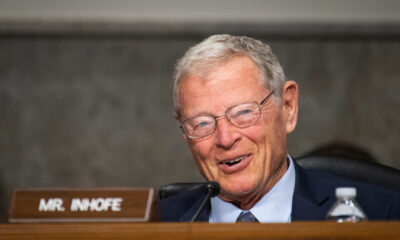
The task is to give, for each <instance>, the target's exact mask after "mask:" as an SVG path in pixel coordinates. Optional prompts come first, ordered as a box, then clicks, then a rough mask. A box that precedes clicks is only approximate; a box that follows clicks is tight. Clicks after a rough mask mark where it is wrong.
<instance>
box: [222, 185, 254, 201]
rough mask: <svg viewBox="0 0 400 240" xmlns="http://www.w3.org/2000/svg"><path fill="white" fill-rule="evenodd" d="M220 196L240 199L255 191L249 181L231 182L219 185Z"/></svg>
mask: <svg viewBox="0 0 400 240" xmlns="http://www.w3.org/2000/svg"><path fill="white" fill-rule="evenodd" d="M221 189H222V194H223V195H226V196H227V197H229V198H231V197H242V196H246V195H248V194H251V193H252V192H254V190H255V189H256V187H255V184H253V183H252V182H250V181H231V182H225V184H222V183H221Z"/></svg>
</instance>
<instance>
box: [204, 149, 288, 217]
mask: <svg viewBox="0 0 400 240" xmlns="http://www.w3.org/2000/svg"><path fill="white" fill-rule="evenodd" d="M288 158H289V168H288V170H287V171H286V173H285V174H284V175H283V177H282V178H281V179H280V180H279V181H278V182H277V183H276V184H275V186H274V187H273V188H272V189H271V190H270V191H269V192H268V193H267V194H265V195H264V196H263V197H262V198H261V199H260V200H259V201H258V202H257V203H256V204H255V205H254V206H253V207H252V208H251V209H250V211H251V212H252V214H253V215H254V216H255V217H256V218H257V219H258V221H260V222H290V220H291V213H292V200H293V192H294V185H295V179H296V176H295V175H296V173H295V169H294V165H293V159H292V158H291V157H290V156H289V155H288ZM242 211H243V210H242V209H240V208H238V207H236V206H235V205H233V204H232V203H229V202H225V201H223V200H221V199H220V198H219V197H218V196H217V197H212V198H211V213H210V218H209V222H210V223H217V222H224V223H233V222H236V219H237V217H238V216H239V214H240V213H241V212H242Z"/></svg>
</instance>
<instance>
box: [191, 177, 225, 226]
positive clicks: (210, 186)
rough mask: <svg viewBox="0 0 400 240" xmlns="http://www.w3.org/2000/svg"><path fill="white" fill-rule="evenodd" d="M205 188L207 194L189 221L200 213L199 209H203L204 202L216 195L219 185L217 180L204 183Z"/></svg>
mask: <svg viewBox="0 0 400 240" xmlns="http://www.w3.org/2000/svg"><path fill="white" fill-rule="evenodd" d="M206 189H207V195H206V197H205V198H204V200H203V202H202V203H201V205H200V207H199V208H198V209H197V211H196V213H195V214H194V215H193V217H192V220H190V222H194V221H196V219H197V218H198V217H199V215H200V212H201V210H203V208H204V206H205V205H206V202H207V201H208V200H209V199H210V198H212V197H214V196H217V195H218V193H219V190H220V187H219V184H218V183H217V182H208V183H207V184H206Z"/></svg>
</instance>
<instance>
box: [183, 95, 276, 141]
mask: <svg viewBox="0 0 400 240" xmlns="http://www.w3.org/2000/svg"><path fill="white" fill-rule="evenodd" d="M273 93H274V91H272V92H270V93H269V94H268V95H267V96H266V97H265V98H264V99H263V100H262V101H261V102H260V103H257V102H249V103H242V104H239V105H235V106H232V107H230V108H228V109H227V110H226V111H225V114H224V115H220V116H214V115H211V114H201V115H197V116H194V117H192V118H188V119H185V120H183V121H182V122H180V124H179V127H180V128H182V129H183V131H184V133H185V134H186V136H188V137H189V138H204V137H207V136H209V135H211V134H213V133H214V131H215V129H216V128H217V120H218V119H219V118H222V117H226V119H228V121H229V122H231V123H232V125H234V126H236V127H239V128H244V127H248V126H250V125H252V124H254V123H256V122H257V121H258V120H259V119H260V117H261V107H262V106H263V105H264V103H265V102H266V101H267V99H268V98H269V97H270V96H272V94H273Z"/></svg>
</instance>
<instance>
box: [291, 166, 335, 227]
mask: <svg viewBox="0 0 400 240" xmlns="http://www.w3.org/2000/svg"><path fill="white" fill-rule="evenodd" d="M294 166H295V169H296V184H295V190H294V194H293V204H292V221H307V220H324V219H325V218H326V213H327V212H328V210H329V208H330V206H331V205H332V203H333V201H334V200H335V199H334V197H333V196H332V193H331V192H329V191H330V190H329V187H327V186H324V185H323V184H322V183H321V182H320V181H319V178H318V177H317V176H314V175H313V174H310V173H308V172H307V170H305V169H303V168H301V167H300V166H299V165H297V163H296V162H295V161H294Z"/></svg>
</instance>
